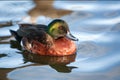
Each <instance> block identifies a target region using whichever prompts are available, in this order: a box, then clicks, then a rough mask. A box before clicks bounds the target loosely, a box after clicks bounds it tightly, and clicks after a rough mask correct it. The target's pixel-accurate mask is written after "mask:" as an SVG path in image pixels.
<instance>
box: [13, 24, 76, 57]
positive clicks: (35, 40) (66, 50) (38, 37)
mask: <svg viewBox="0 0 120 80" xmlns="http://www.w3.org/2000/svg"><path fill="white" fill-rule="evenodd" d="M47 27H48V26H46V25H33V24H20V28H19V29H18V30H17V31H16V32H15V31H12V30H11V33H12V34H13V35H14V36H15V38H16V39H17V40H18V41H19V42H20V41H22V44H23V46H24V48H25V49H26V50H28V51H29V52H31V53H35V54H40V55H49V56H64V55H72V54H74V53H75V52H76V45H75V43H74V42H73V41H72V40H70V39H68V38H66V37H64V36H59V37H57V36H56V34H55V37H54V36H52V35H50V34H49V32H47ZM64 31H65V30H64Z"/></svg>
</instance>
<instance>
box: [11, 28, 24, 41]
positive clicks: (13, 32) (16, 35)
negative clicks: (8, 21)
mask: <svg viewBox="0 0 120 80" xmlns="http://www.w3.org/2000/svg"><path fill="white" fill-rule="evenodd" d="M10 33H11V34H12V35H13V36H14V37H15V39H16V40H17V41H18V42H19V43H20V42H21V39H22V37H21V36H19V35H18V33H17V32H16V31H14V30H10Z"/></svg>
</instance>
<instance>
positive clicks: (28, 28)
mask: <svg viewBox="0 0 120 80" xmlns="http://www.w3.org/2000/svg"><path fill="white" fill-rule="evenodd" d="M19 27H20V28H19V29H18V30H17V33H18V35H19V36H21V37H23V36H26V35H27V34H29V33H32V32H35V31H39V30H43V31H46V30H47V26H46V25H43V24H19Z"/></svg>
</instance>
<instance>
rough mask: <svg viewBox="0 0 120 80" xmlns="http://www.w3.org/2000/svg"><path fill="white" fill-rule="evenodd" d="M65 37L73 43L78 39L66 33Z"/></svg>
mask: <svg viewBox="0 0 120 80" xmlns="http://www.w3.org/2000/svg"><path fill="white" fill-rule="evenodd" d="M66 37H67V38H68V39H71V40H73V41H78V39H77V38H76V37H74V36H73V35H72V34H71V33H67V35H66Z"/></svg>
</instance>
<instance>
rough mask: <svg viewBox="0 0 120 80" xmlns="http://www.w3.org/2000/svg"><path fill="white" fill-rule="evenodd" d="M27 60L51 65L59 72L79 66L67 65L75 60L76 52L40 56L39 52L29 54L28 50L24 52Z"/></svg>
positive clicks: (69, 70)
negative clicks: (64, 54)
mask: <svg viewBox="0 0 120 80" xmlns="http://www.w3.org/2000/svg"><path fill="white" fill-rule="evenodd" d="M23 57H24V61H25V62H29V61H30V62H34V63H40V64H43V65H49V66H50V67H52V68H54V69H55V70H56V71H58V72H66V73H68V72H71V70H72V69H74V68H77V67H74V66H66V65H67V64H70V63H71V62H74V61H75V58H76V54H73V55H69V56H59V57H58V56H38V54H29V52H28V51H24V52H23Z"/></svg>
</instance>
